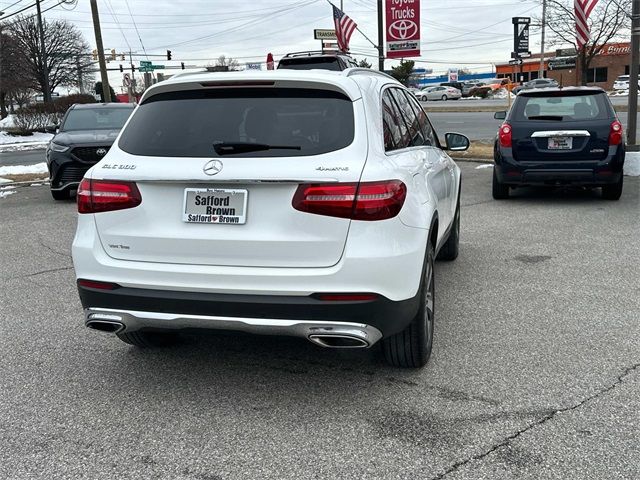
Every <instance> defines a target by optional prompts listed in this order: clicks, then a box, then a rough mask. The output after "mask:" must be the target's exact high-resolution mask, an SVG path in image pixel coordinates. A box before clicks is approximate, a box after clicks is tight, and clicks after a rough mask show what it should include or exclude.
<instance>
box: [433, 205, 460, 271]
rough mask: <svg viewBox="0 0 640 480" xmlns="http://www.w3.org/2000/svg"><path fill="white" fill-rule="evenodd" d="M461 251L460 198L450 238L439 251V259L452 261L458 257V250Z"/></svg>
mask: <svg viewBox="0 0 640 480" xmlns="http://www.w3.org/2000/svg"><path fill="white" fill-rule="evenodd" d="M459 251H460V199H458V205H457V206H456V213H455V214H454V217H453V223H452V224H451V231H450V232H449V238H447V242H446V243H445V244H444V245H443V246H442V248H441V249H440V252H439V253H438V260H446V261H448V262H451V261H453V260H455V259H456V258H458V252H459Z"/></svg>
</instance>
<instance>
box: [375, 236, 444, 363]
mask: <svg viewBox="0 0 640 480" xmlns="http://www.w3.org/2000/svg"><path fill="white" fill-rule="evenodd" d="M433 264H434V252H433V245H431V243H429V246H428V247H427V255H426V258H425V267H424V271H423V272H422V280H421V282H420V294H419V295H420V307H419V309H418V313H417V314H416V316H415V317H414V318H413V320H412V321H411V323H410V324H409V325H408V326H407V328H405V329H404V330H403V331H402V332H400V333H396V334H395V335H392V336H390V337H387V338H385V339H383V340H382V351H383V354H384V357H385V360H386V361H387V363H389V365H392V366H394V367H401V368H420V367H424V366H425V365H426V364H427V362H428V361H429V357H430V356H431V348H432V346H433V318H434V315H433V313H434V302H435V297H434V294H435V284H434V280H435V278H434V271H433Z"/></svg>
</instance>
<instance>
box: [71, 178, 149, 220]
mask: <svg viewBox="0 0 640 480" xmlns="http://www.w3.org/2000/svg"><path fill="white" fill-rule="evenodd" d="M77 196H78V213H99V212H111V211H113V210H124V209H125V208H133V207H137V206H138V205H140V204H141V203H142V196H141V195H140V190H138V187H137V186H136V184H135V183H134V182H121V181H114V180H90V179H87V178H84V179H83V180H82V182H80V186H79V187H78V195H77Z"/></svg>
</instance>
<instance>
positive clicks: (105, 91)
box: [91, 0, 111, 103]
mask: <svg viewBox="0 0 640 480" xmlns="http://www.w3.org/2000/svg"><path fill="white" fill-rule="evenodd" d="M91 15H92V16H93V30H94V32H95V34H96V49H97V50H98V62H99V63H100V78H101V80H102V98H103V99H104V101H105V103H109V102H111V90H110V88H109V77H108V75H107V62H106V61H105V59H104V46H103V45H102V33H101V32H100V17H99V16H98V4H97V2H96V0H91Z"/></svg>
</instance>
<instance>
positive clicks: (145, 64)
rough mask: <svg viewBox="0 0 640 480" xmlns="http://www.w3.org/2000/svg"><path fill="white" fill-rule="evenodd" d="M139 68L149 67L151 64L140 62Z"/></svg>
mask: <svg viewBox="0 0 640 480" xmlns="http://www.w3.org/2000/svg"><path fill="white" fill-rule="evenodd" d="M140 66H141V67H149V66H151V62H150V61H148V60H140Z"/></svg>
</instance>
